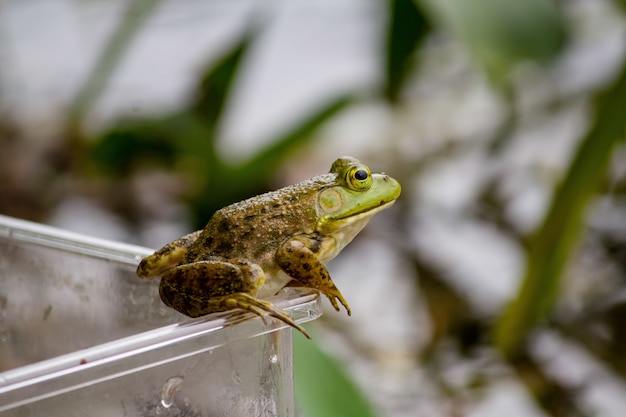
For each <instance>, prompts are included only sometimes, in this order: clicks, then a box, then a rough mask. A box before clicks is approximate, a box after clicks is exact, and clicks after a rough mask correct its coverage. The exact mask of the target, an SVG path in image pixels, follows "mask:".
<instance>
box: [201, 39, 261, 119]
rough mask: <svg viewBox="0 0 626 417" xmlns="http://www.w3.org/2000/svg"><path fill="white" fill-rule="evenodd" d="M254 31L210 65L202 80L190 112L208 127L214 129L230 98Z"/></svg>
mask: <svg viewBox="0 0 626 417" xmlns="http://www.w3.org/2000/svg"><path fill="white" fill-rule="evenodd" d="M254 34H255V31H249V32H248V33H246V35H245V36H244V37H243V38H242V39H241V40H240V41H239V42H238V43H237V44H236V45H235V46H234V48H232V49H231V50H230V51H229V52H228V53H227V54H226V55H225V56H224V57H222V58H221V59H220V60H219V61H218V62H217V63H216V64H212V65H211V66H210V68H209V70H208V71H207V73H206V74H205V75H204V77H203V78H202V82H201V84H200V87H199V89H198V92H197V95H196V98H195V101H194V103H193V104H192V105H191V110H192V111H193V112H194V113H196V114H197V115H198V116H199V117H200V118H201V119H202V120H204V121H205V122H206V123H207V124H209V125H210V126H213V127H215V126H216V125H217V122H218V120H219V118H220V116H221V115H222V113H223V111H224V108H225V107H226V103H227V99H228V97H230V93H231V89H232V86H233V81H234V79H235V77H236V76H237V73H238V71H239V69H240V67H241V62H242V60H243V57H244V55H245V53H246V51H247V50H248V48H249V47H250V44H251V43H252V41H253V39H254Z"/></svg>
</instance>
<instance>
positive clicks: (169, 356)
mask: <svg viewBox="0 0 626 417" xmlns="http://www.w3.org/2000/svg"><path fill="white" fill-rule="evenodd" d="M151 252H152V251H151V250H150V249H147V248H142V247H138V246H132V245H126V244H120V243H116V242H110V241H105V240H100V239H94V238H90V237H86V236H82V235H77V234H73V233H67V232H64V231H61V230H58V229H54V228H51V227H46V226H42V225H38V224H34V223H30V222H25V221H20V220H16V219H12V218H9V217H5V216H0V416H1V417H5V416H20V417H25V416H68V417H69V416H92V417H99V416H102V417H105V416H107V417H108V416H116V417H118V416H124V417H132V416H207V417H208V416H211V417H218V416H219V417H228V416H237V417H239V416H264V417H269V416H294V404H293V402H294V398H293V366H292V329H291V328H290V327H288V326H286V325H285V324H284V323H282V322H281V321H278V320H275V319H271V318H266V319H264V320H262V319H260V318H258V317H255V316H253V315H251V314H249V313H244V312H242V311H231V312H225V313H217V314H211V315H207V316H204V317H200V318H197V319H189V318H187V317H185V316H183V315H181V314H178V313H177V312H175V311H173V310H171V309H169V308H167V307H165V306H164V305H163V304H162V303H161V301H160V300H159V295H158V280H142V279H140V278H138V277H137V276H136V275H135V268H136V265H137V263H138V262H139V259H141V258H142V257H143V256H145V255H147V254H149V253H151ZM270 300H271V301H272V302H273V303H275V304H276V305H277V306H278V307H280V308H282V309H284V310H285V311H287V312H288V313H289V314H290V315H291V316H292V317H293V318H294V319H295V320H296V322H299V323H302V322H305V321H309V320H312V319H315V318H317V317H318V316H319V315H320V314H321V310H320V301H319V297H318V295H317V293H316V292H313V291H309V290H301V289H285V290H283V291H281V292H280V293H279V294H278V295H277V296H275V297H273V298H272V299H270Z"/></svg>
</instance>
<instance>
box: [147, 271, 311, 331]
mask: <svg viewBox="0 0 626 417" xmlns="http://www.w3.org/2000/svg"><path fill="white" fill-rule="evenodd" d="M264 281H265V274H264V272H263V269H261V267H259V266H258V265H256V264H254V263H252V262H248V261H245V260H220V259H214V260H207V261H199V262H194V263H191V264H185V265H179V266H177V267H175V268H172V269H170V270H168V271H167V272H165V274H163V277H162V278H161V284H160V286H159V294H160V295H161V300H163V302H164V303H165V304H166V305H167V306H169V307H171V308H173V309H175V310H177V311H179V312H181V313H183V314H185V315H187V316H189V317H199V316H203V315H205V314H209V313H215V312H218V311H227V310H231V309H234V308H240V309H243V310H247V311H250V312H252V313H254V314H257V315H259V316H261V317H263V316H265V315H270V316H272V317H275V318H277V319H279V320H282V321H283V322H285V323H286V324H288V325H290V326H292V327H294V328H295V329H297V330H299V331H300V332H302V333H303V334H304V335H305V336H306V337H307V338H309V339H310V336H309V335H308V333H307V332H306V331H305V330H304V329H303V328H302V327H300V326H299V325H298V324H297V323H296V322H295V321H293V319H292V318H291V317H290V316H289V315H288V314H287V313H285V312H284V311H282V310H280V309H278V308H276V307H275V306H274V305H273V304H272V303H270V302H268V301H265V300H259V299H257V298H255V297H254V296H252V295H251V294H252V293H254V292H256V290H257V289H258V288H260V287H261V286H262V285H263V283H264Z"/></svg>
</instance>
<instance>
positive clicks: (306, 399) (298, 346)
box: [294, 332, 376, 417]
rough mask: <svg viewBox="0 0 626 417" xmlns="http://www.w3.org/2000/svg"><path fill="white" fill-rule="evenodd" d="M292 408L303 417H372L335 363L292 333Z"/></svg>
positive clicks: (307, 341)
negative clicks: (293, 397) (303, 415)
mask: <svg viewBox="0 0 626 417" xmlns="http://www.w3.org/2000/svg"><path fill="white" fill-rule="evenodd" d="M294 374H295V390H296V405H297V407H298V409H300V410H302V411H303V412H304V414H305V415H306V416H307V417H375V416H376V414H375V413H374V411H373V410H372V408H371V406H370V404H369V403H368V402H367V400H366V399H365V397H364V396H363V394H362V393H361V391H359V389H358V388H357V386H356V385H355V384H354V382H352V380H351V379H350V377H349V376H348V375H347V374H346V373H345V371H344V370H343V369H342V368H341V366H340V365H339V363H337V361H336V360H335V359H334V358H332V357H331V356H329V355H327V354H326V353H325V352H324V351H322V350H321V349H320V348H319V346H317V345H316V344H315V341H310V340H307V339H305V338H304V336H302V335H301V334H299V333H297V332H294Z"/></svg>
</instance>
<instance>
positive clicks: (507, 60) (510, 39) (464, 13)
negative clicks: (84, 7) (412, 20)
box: [419, 0, 566, 80]
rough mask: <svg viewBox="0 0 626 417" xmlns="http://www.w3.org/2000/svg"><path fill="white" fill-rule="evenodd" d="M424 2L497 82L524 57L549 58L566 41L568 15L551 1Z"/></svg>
mask: <svg viewBox="0 0 626 417" xmlns="http://www.w3.org/2000/svg"><path fill="white" fill-rule="evenodd" d="M419 1H420V3H422V4H424V7H425V9H426V10H429V11H430V14H431V16H432V19H434V20H436V21H438V22H440V24H441V25H443V26H445V27H448V28H450V29H451V30H452V31H453V32H454V33H455V34H456V35H457V36H458V37H459V38H460V39H462V40H463V41H464V42H466V43H467V45H468V47H469V50H470V51H471V52H472V53H473V54H474V56H475V58H476V59H477V60H478V62H479V63H480V64H481V65H482V66H483V67H484V68H485V70H486V71H487V72H488V73H489V74H490V75H491V76H492V78H494V79H495V80H501V79H502V78H503V77H505V76H506V75H507V74H508V72H509V71H510V70H511V69H512V68H513V66H514V65H515V64H516V63H518V62H519V61H521V60H537V61H547V60H549V59H551V58H553V57H554V56H555V55H556V54H557V53H558V52H559V51H560V50H561V48H563V46H564V45H565V40H566V30H565V27H564V24H563V19H562V17H561V16H560V14H559V11H558V8H557V5H556V3H555V2H553V1H551V0H527V1H517V0H476V1H471V2H470V1H464V0H419Z"/></svg>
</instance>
